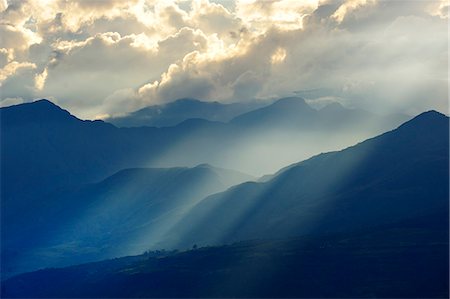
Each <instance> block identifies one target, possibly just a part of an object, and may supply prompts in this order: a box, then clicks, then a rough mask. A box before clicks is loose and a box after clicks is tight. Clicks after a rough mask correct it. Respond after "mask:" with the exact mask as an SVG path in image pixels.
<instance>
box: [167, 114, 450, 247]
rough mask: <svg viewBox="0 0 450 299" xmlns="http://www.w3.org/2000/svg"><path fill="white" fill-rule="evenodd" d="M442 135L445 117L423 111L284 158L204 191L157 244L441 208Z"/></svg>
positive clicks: (364, 223)
mask: <svg viewBox="0 0 450 299" xmlns="http://www.w3.org/2000/svg"><path fill="white" fill-rule="evenodd" d="M448 142H449V120H448V117H446V116H445V115H442V114H440V113H437V112H433V111H432V112H427V113H423V114H421V115H419V116H417V117H416V118H414V119H413V120H411V121H409V122H407V123H405V124H403V125H402V126H400V127H399V128H398V129H396V130H394V131H391V132H388V133H386V134H383V135H381V136H378V137H376V138H373V139H370V140H367V141H365V142H363V143H360V144H358V145H356V146H354V147H350V148H348V149H346V150H343V151H341V152H332V153H327V154H321V155H318V156H316V157H314V158H312V159H309V160H307V161H304V162H301V163H299V164H296V165H294V166H291V167H289V168H287V169H285V170H284V171H282V172H281V173H279V174H278V175H276V176H275V177H274V178H272V179H271V180H270V181H268V182H265V183H254V182H249V183H244V184H242V185H239V186H236V187H233V188H231V189H229V190H228V191H226V192H224V193H220V194H216V195H212V196H211V197H209V198H206V199H205V200H203V201H201V202H200V203H199V204H198V205H197V206H196V207H195V208H193V209H192V210H191V212H190V213H189V214H188V215H187V217H186V218H185V219H183V220H182V221H181V222H180V224H179V226H178V227H177V228H176V229H174V230H173V231H172V233H171V234H169V235H168V239H167V240H166V242H163V243H162V244H161V246H166V247H177V248H180V247H181V248H183V247H189V246H192V244H202V245H209V244H221V243H225V242H233V241H236V240H244V239H252V238H266V237H283V236H284V237H288V236H296V235H301V234H310V233H329V232H348V231H354V230H356V229H361V228H365V227H373V226H376V225H381V224H388V223H391V222H396V221H400V220H402V219H408V218H412V217H419V216H426V215H429V214H432V213H436V212H439V211H442V210H444V211H447V210H448V198H449V196H448V195H449V194H448V190H449V180H448V172H449V158H448V153H449V146H448ZM169 236H170V237H172V239H170V238H169Z"/></svg>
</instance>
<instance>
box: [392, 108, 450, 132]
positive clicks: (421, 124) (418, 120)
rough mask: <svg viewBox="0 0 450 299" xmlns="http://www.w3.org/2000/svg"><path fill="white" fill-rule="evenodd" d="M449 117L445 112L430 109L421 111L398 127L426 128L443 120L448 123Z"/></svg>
mask: <svg viewBox="0 0 450 299" xmlns="http://www.w3.org/2000/svg"><path fill="white" fill-rule="evenodd" d="M448 121H449V117H448V116H446V115H445V114H442V113H440V112H437V111H435V110H430V111H426V112H423V113H421V114H419V115H417V116H416V117H414V118H413V119H411V120H409V121H407V122H405V123H404V124H402V125H401V126H400V127H399V129H408V128H416V129H419V128H428V127H430V126H435V125H438V124H441V123H444V122H447V123H448Z"/></svg>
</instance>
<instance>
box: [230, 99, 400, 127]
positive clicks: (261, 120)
mask: <svg viewBox="0 0 450 299" xmlns="http://www.w3.org/2000/svg"><path fill="white" fill-rule="evenodd" d="M408 119H409V118H408V116H406V115H401V114H399V115H388V116H378V115H376V114H372V113H370V112H367V111H365V110H361V109H348V108H345V107H344V106H342V105H341V104H339V103H331V104H329V105H327V106H325V107H323V108H322V109H320V110H316V109H313V108H312V107H311V106H309V105H308V104H307V103H306V101H305V100H304V99H303V98H299V97H289V98H282V99H279V100H278V101H276V102H274V103H273V104H271V105H268V106H265V107H262V108H259V109H255V110H253V111H250V112H247V113H244V114H242V115H239V116H237V117H235V118H234V119H232V120H231V123H233V124H239V125H241V126H246V127H248V128H255V127H257V128H258V127H261V126H263V127H264V128H265V129H270V130H272V129H274V128H278V129H281V130H299V131H310V130H314V131H317V130H334V131H336V130H344V129H347V130H349V129H350V128H351V127H353V128H352V130H351V131H352V133H353V134H354V133H355V132H357V130H359V129H361V130H362V131H368V130H370V131H371V132H373V133H375V132H376V133H381V132H382V131H383V130H384V129H386V128H387V127H390V128H393V127H395V126H397V125H399V124H401V123H402V122H404V121H407V120H408ZM356 124H359V126H360V128H355V127H354V126H355V125H356Z"/></svg>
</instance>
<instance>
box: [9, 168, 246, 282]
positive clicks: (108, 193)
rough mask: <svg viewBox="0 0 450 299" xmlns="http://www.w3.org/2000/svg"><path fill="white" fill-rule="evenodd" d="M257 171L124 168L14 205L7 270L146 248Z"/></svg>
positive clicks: (86, 259)
mask: <svg viewBox="0 0 450 299" xmlns="http://www.w3.org/2000/svg"><path fill="white" fill-rule="evenodd" d="M252 179H253V178H252V177H250V176H248V175H245V174H242V173H239V172H235V171H231V170H226V169H220V168H214V167H212V166H209V165H199V166H197V167H194V168H181V167H179V168H168V169H162V168H161V169H156V168H135V169H125V170H121V171H119V172H118V173H116V174H114V175H112V176H110V177H108V178H106V179H105V180H103V181H101V182H99V183H95V184H89V185H85V186H80V187H77V188H72V189H66V190H64V191H63V192H59V193H56V194H53V195H51V196H48V197H46V198H44V199H40V200H38V201H36V202H30V203H29V205H28V207H27V209H22V208H18V209H15V210H13V209H11V206H8V207H6V208H4V209H3V210H2V217H3V218H4V221H5V223H7V225H5V226H3V229H2V250H3V252H2V256H3V257H2V260H3V263H2V271H3V273H2V274H3V275H5V274H7V275H9V274H8V273H7V272H10V273H17V272H23V271H30V270H32V269H38V268H42V267H47V266H57V265H59V266H61V265H70V264H75V263H81V262H86V261H93V260H100V259H105V258H111V257H115V256H123V255H129V254H138V253H142V252H143V251H144V250H146V249H148V248H151V247H152V245H153V244H154V243H155V242H157V241H158V240H159V239H160V238H161V237H162V236H163V235H164V234H165V233H166V232H167V231H168V230H169V229H170V227H171V226H172V225H174V224H175V223H176V221H177V220H179V219H180V218H181V217H182V215H183V214H184V213H186V212H187V211H188V210H189V209H190V208H192V206H194V205H195V204H196V203H197V201H198V200H200V199H202V198H204V197H205V196H207V195H210V194H213V193H217V192H219V191H224V190H226V189H227V188H228V187H230V186H232V185H235V184H238V183H241V182H244V181H248V180H252ZM2 220H3V219H2ZM23 248H26V250H25V251H23V250H22V249H23ZM5 270H6V271H7V272H6V271H5Z"/></svg>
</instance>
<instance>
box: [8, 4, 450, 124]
mask: <svg viewBox="0 0 450 299" xmlns="http://www.w3.org/2000/svg"><path fill="white" fill-rule="evenodd" d="M0 20H1V21H0V89H1V90H0V104H1V105H2V106H5V105H10V104H14V103H20V102H23V101H30V100H32V99H35V98H42V97H46V98H50V99H52V100H53V101H55V102H57V103H58V104H60V105H61V106H63V107H65V108H67V109H70V110H71V111H73V112H74V113H75V114H76V115H78V116H80V117H82V118H95V117H103V116H107V115H120V114H123V113H126V112H129V111H132V110H135V109H138V108H141V107H143V106H146V105H151V104H157V103H164V102H169V101H173V100H175V99H177V98H181V97H193V98H199V99H202V100H218V101H223V102H233V101H248V100H254V99H266V98H276V97H283V96H290V95H301V96H303V97H304V98H306V99H307V100H308V101H310V102H315V101H317V102H318V103H319V102H321V101H339V102H341V103H343V104H346V105H348V106H353V107H361V108H365V109H369V110H374V111H380V112H406V113H418V112H420V111H423V110H427V109H438V110H440V111H443V112H448V103H447V99H448V95H447V86H448V29H447V28H448V6H447V2H446V1H445V0H443V1H379V0H346V1H343V0H340V1H319V0H304V1H291V0H279V1H275V0H274V1H251V0H238V1H236V2H231V1H222V2H221V1H219V0H216V1H215V2H213V1H208V0H196V1H184V0H181V1H175V0H174V1H152V0H127V1H125V0H124V1H122V0H121V1H118V0H113V1H101V0H98V1H92V0H77V1H65V0H40V1H36V0H33V1H31V0H30V1H25V0H13V1H9V0H8V1H0Z"/></svg>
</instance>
